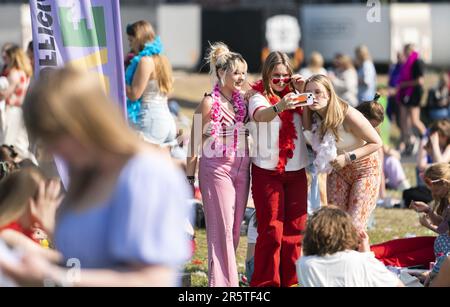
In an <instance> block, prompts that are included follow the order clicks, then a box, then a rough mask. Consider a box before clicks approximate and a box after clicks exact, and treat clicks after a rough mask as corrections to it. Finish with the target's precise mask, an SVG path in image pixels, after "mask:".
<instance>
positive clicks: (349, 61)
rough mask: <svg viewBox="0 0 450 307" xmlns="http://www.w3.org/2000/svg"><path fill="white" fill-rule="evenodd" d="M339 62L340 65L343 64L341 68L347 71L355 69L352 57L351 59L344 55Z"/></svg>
mask: <svg viewBox="0 0 450 307" xmlns="http://www.w3.org/2000/svg"><path fill="white" fill-rule="evenodd" d="M339 62H340V64H341V66H342V67H343V68H344V69H345V70H347V69H354V68H355V66H354V65H353V61H352V58H351V57H349V56H348V55H345V54H344V55H342V56H341V57H340V58H339Z"/></svg>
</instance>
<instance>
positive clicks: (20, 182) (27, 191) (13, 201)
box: [0, 167, 46, 227]
mask: <svg viewBox="0 0 450 307" xmlns="http://www.w3.org/2000/svg"><path fill="white" fill-rule="evenodd" d="M45 180H46V178H45V177H44V175H43V174H42V173H41V171H40V170H39V169H37V168H35V167H27V168H24V169H21V170H19V171H15V172H13V173H11V174H10V175H8V176H7V177H5V178H4V179H3V180H1V181H0V227H4V226H6V225H8V224H10V223H12V222H14V221H17V220H18V219H19V218H21V217H22V216H23V215H24V214H25V213H26V212H27V210H28V202H29V200H30V198H35V197H36V196H37V193H38V190H39V184H40V183H41V182H43V181H45Z"/></svg>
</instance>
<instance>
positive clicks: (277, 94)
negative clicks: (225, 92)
mask: <svg viewBox="0 0 450 307" xmlns="http://www.w3.org/2000/svg"><path fill="white" fill-rule="evenodd" d="M303 83H304V79H303V78H302V77H301V76H300V75H293V72H292V67H291V64H290V61H289V58H288V57H287V55H286V54H284V53H281V52H272V53H271V54H270V55H269V56H268V57H267V59H266V61H265V63H264V66H263V71H262V81H259V82H257V83H256V84H255V85H253V89H254V90H255V91H256V92H257V93H256V94H255V95H253V96H252V97H251V98H250V99H249V114H250V117H251V120H252V121H253V122H254V125H253V127H252V129H251V130H252V134H253V142H254V144H255V146H254V150H255V151H254V152H253V153H252V195H253V200H254V203H255V208H256V218H257V220H258V227H257V231H258V239H257V241H256V246H255V258H254V261H255V264H254V265H255V267H254V273H253V276H252V280H251V286H257V287H261V286H268V287H280V286H282V287H289V286H293V285H296V284H297V275H296V271H295V262H296V261H297V259H298V258H299V257H300V249H301V241H302V236H301V232H302V230H303V229H304V226H305V222H306V216H307V213H306V208H307V181H306V175H305V167H306V166H307V165H308V158H307V156H308V155H307V151H306V145H305V139H304V136H303V132H302V120H301V108H297V106H296V103H295V101H294V99H293V97H292V95H293V94H294V92H295V91H296V90H298V91H301V90H302V87H303Z"/></svg>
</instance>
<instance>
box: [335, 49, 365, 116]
mask: <svg viewBox="0 0 450 307" xmlns="http://www.w3.org/2000/svg"><path fill="white" fill-rule="evenodd" d="M336 63H337V66H338V67H337V69H336V75H334V74H330V78H331V81H332V82H333V85H334V88H335V89H336V93H337V95H338V96H339V97H342V99H344V100H345V101H346V102H347V103H348V104H349V105H351V106H352V107H356V106H357V105H358V73H357V72H356V69H355V67H354V66H353V63H352V59H351V58H350V57H349V56H347V55H339V56H338V57H337V58H336ZM372 98H373V97H372Z"/></svg>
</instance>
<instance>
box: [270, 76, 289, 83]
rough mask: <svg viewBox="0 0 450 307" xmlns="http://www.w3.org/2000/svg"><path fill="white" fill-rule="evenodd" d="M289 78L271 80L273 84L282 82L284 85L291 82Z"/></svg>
mask: <svg viewBox="0 0 450 307" xmlns="http://www.w3.org/2000/svg"><path fill="white" fill-rule="evenodd" d="M291 79H292V78H291V77H286V78H272V82H273V84H278V83H280V82H283V83H285V84H287V83H289V82H291Z"/></svg>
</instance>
